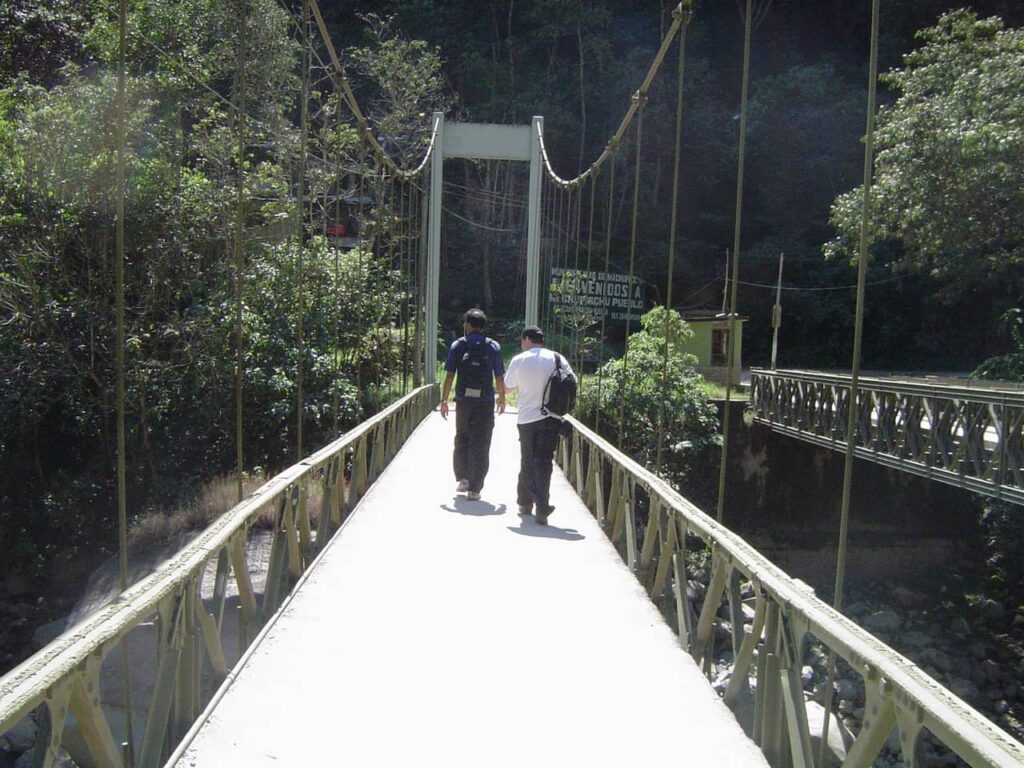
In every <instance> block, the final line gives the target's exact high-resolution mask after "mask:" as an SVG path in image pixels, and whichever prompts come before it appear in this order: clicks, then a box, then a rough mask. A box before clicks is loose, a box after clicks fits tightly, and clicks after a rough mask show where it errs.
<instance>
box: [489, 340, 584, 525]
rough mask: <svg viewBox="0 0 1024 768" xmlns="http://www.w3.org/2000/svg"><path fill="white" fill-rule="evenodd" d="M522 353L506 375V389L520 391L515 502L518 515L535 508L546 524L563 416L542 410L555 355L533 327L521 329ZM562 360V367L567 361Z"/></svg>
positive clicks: (552, 371)
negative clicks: (517, 480)
mask: <svg viewBox="0 0 1024 768" xmlns="http://www.w3.org/2000/svg"><path fill="white" fill-rule="evenodd" d="M519 343H520V346H521V347H522V349H523V351H522V352H520V353H519V354H518V355H516V356H515V357H513V358H512V360H511V361H509V364H508V370H507V371H506V372H505V389H506V390H509V389H518V390H519V416H518V419H517V423H518V425H519V483H518V485H517V487H516V502H517V503H518V504H519V514H521V515H528V514H530V512H532V511H533V510H534V508H535V507H536V515H537V523H538V524H539V525H547V523H548V516H549V515H550V514H551V511H552V510H553V509H554V507H552V506H551V504H550V502H549V496H550V489H551V462H552V460H553V459H554V457H555V448H556V447H557V446H558V431H559V428H560V427H561V425H562V417H560V416H556V415H554V414H552V413H548V412H547V410H546V409H545V408H544V390H545V388H546V387H547V383H548V379H550V378H551V374H552V373H554V372H555V355H556V353H555V352H553V351H551V350H550V349H548V348H547V347H545V346H544V332H543V331H542V330H541V329H540V328H538V327H537V326H535V325H528V326H526V328H524V329H523V333H522V336H521V337H520V340H519ZM559 357H561V361H562V366H563V367H565V368H568V369H569V371H570V372H571V371H572V369H571V368H570V367H569V361H568V360H566V359H565V358H564V357H562V356H561V355H559Z"/></svg>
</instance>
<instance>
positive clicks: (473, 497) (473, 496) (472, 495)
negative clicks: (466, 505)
mask: <svg viewBox="0 0 1024 768" xmlns="http://www.w3.org/2000/svg"><path fill="white" fill-rule="evenodd" d="M466 498H467V499H469V500H470V501H480V492H479V491H470V492H469V493H467V494H466Z"/></svg>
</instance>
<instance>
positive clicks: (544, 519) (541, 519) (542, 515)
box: [537, 507, 555, 525]
mask: <svg viewBox="0 0 1024 768" xmlns="http://www.w3.org/2000/svg"><path fill="white" fill-rule="evenodd" d="M554 511H555V508H554V507H548V508H547V511H545V512H541V510H540V508H539V507H538V509H537V525H547V524H548V517H550V516H551V513H552V512H554Z"/></svg>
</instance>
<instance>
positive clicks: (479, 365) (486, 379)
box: [456, 339, 492, 397]
mask: <svg viewBox="0 0 1024 768" xmlns="http://www.w3.org/2000/svg"><path fill="white" fill-rule="evenodd" d="M458 372H459V378H458V381H457V383H456V393H457V394H459V395H461V396H463V397H482V396H483V393H484V392H485V391H487V390H489V389H490V385H491V375H492V374H491V361H490V356H489V355H488V343H487V340H486V339H485V340H484V341H478V342H470V341H466V344H465V346H464V348H463V350H462V357H461V359H460V360H459V364H458ZM467 389H468V390H477V391H476V392H475V393H471V394H469V395H467V394H466V390H467Z"/></svg>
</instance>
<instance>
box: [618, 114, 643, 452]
mask: <svg viewBox="0 0 1024 768" xmlns="http://www.w3.org/2000/svg"><path fill="white" fill-rule="evenodd" d="M641 98H643V99H646V96H644V97H641ZM645 106H646V104H641V105H640V110H639V112H638V114H637V120H636V163H635V165H634V170H633V216H632V219H633V221H632V224H631V231H630V238H629V276H628V277H627V278H626V336H625V341H624V346H623V348H622V373H621V380H620V382H619V442H618V447H619V448H620V449H622V448H623V442H622V441H623V437H624V434H625V428H626V374H627V373H628V371H629V330H630V321H631V320H632V319H633V267H634V264H635V262H636V225H637V220H638V219H639V217H640V155H641V149H642V143H643V129H644V107H645Z"/></svg>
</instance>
